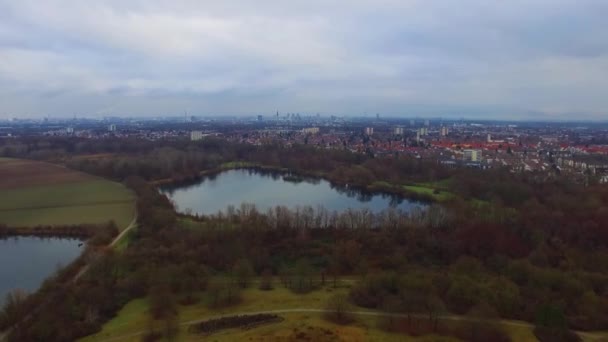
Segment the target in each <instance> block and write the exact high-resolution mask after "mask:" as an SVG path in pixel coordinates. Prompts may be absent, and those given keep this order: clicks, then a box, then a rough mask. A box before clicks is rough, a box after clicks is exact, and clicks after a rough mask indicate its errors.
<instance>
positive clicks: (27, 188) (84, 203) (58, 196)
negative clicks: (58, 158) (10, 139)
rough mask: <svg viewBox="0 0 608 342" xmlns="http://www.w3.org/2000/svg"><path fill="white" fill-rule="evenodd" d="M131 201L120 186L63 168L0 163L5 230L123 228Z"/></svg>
mask: <svg viewBox="0 0 608 342" xmlns="http://www.w3.org/2000/svg"><path fill="white" fill-rule="evenodd" d="M134 210H135V209H134V196H133V194H132V193H131V191H130V190H128V189H127V188H125V187H124V186H123V185H122V184H119V183H116V182H111V181H108V180H105V179H101V178H98V177H94V176H91V175H87V174H84V173H82V172H77V171H74V170H70V169H67V168H64V167H62V166H59V165H54V164H49V163H43V162H37V161H30V160H19V159H8V158H2V159H0V223H2V224H6V225H9V226H36V225H69V224H81V223H104V222H108V221H110V220H114V221H115V222H116V224H117V225H118V227H119V228H121V229H122V228H125V227H126V226H127V225H128V224H129V223H130V222H131V220H132V219H133V216H134Z"/></svg>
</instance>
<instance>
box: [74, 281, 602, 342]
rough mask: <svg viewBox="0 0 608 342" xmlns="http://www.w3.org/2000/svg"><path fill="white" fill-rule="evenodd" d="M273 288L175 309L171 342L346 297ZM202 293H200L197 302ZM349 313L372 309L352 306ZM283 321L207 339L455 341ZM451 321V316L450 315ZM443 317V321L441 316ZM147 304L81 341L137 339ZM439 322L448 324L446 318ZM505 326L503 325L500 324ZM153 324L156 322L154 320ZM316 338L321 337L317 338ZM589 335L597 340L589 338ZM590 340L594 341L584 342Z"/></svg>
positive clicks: (372, 327)
mask: <svg viewBox="0 0 608 342" xmlns="http://www.w3.org/2000/svg"><path fill="white" fill-rule="evenodd" d="M275 286H276V287H275V289H274V290H272V291H261V290H258V289H257V287H256V284H255V283H254V284H253V285H252V287H251V288H248V289H246V290H244V291H243V292H242V302H241V303H239V304H238V305H235V306H231V307H226V308H222V309H209V308H208V307H207V306H206V305H205V304H204V299H203V300H201V301H200V302H199V303H197V304H194V305H191V306H181V305H180V306H179V321H180V323H181V326H180V334H179V336H178V338H177V341H200V340H201V336H200V335H196V334H191V333H188V331H187V330H188V323H189V322H192V321H199V320H203V319H210V318H215V317H218V316H223V315H235V314H247V313H254V312H259V311H270V310H281V309H324V308H325V306H326V303H327V300H328V299H329V298H330V297H331V296H332V295H334V294H338V293H347V292H348V288H349V284H348V283H346V282H341V283H340V284H339V286H338V288H333V287H332V286H330V285H327V286H325V287H323V288H321V289H319V290H316V291H313V292H310V293H307V294H296V293H293V292H291V291H290V290H288V289H286V288H284V287H282V286H281V285H280V284H278V281H275ZM202 297H203V295H201V298H202ZM353 310H361V311H372V310H368V309H362V308H357V307H353ZM278 315H279V316H281V317H283V318H285V320H284V321H283V322H280V323H272V324H267V325H261V326H259V327H256V328H253V329H250V330H242V329H230V330H226V331H222V332H218V333H215V334H213V335H211V336H210V337H209V338H208V339H209V340H210V341H218V342H224V341H244V340H252V341H265V340H281V341H284V340H295V338H293V339H292V338H291V337H292V336H293V334H294V331H295V330H297V331H298V332H304V333H305V334H307V336H309V337H310V338H312V340H316V336H317V335H315V334H318V333H320V332H321V330H323V329H325V330H330V331H332V332H333V333H335V334H336V335H339V336H341V339H340V340H347V341H421V342H422V341H429V342H430V341H446V342H447V341H458V340H457V339H454V338H449V337H443V336H436V335H427V336H421V337H411V336H406V335H403V334H394V333H388V332H385V331H382V330H380V329H378V328H377V322H378V320H379V318H378V317H376V316H367V315H355V316H354V317H355V322H354V323H353V324H351V325H348V326H340V325H336V324H333V323H330V322H327V321H326V320H324V319H323V314H322V313H318V312H290V313H279V314H278ZM454 317H456V316H454ZM446 319H447V318H446ZM149 322H150V320H149V315H148V302H147V300H146V299H145V298H142V299H136V300H132V301H131V302H129V303H128V304H127V305H125V306H124V307H123V308H122V309H121V310H120V311H119V312H118V314H117V316H116V317H114V318H113V319H111V320H110V321H109V322H107V323H106V324H105V325H104V326H103V328H102V330H101V331H100V332H99V333H97V334H94V335H91V336H88V337H86V338H83V339H81V340H80V341H82V342H94V341H105V340H110V339H111V340H112V341H140V340H141V334H140V333H141V332H143V331H146V330H147V327H148V326H149V324H150V323H149ZM445 322H451V321H450V320H447V321H445ZM505 322H506V323H508V322H509V321H505ZM514 322H515V323H516V324H506V325H505V329H506V331H507V332H508V333H509V335H510V336H511V338H512V340H513V341H523V342H536V341H537V339H536V337H535V336H534V333H533V332H532V326H521V325H518V323H520V322H517V321H514ZM157 324H160V323H158V322H157ZM318 336H321V335H318ZM591 336H598V335H596V334H592V335H591ZM584 340H585V341H587V340H589V341H595V339H586V338H585V339H584Z"/></svg>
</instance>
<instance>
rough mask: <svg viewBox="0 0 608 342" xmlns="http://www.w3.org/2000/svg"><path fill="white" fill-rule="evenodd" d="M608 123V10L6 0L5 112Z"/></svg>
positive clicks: (509, 4) (591, 4) (2, 8)
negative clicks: (316, 115) (283, 114)
mask: <svg viewBox="0 0 608 342" xmlns="http://www.w3.org/2000/svg"><path fill="white" fill-rule="evenodd" d="M277 110H279V111H281V112H301V113H317V112H319V113H322V114H340V115H342V114H343V115H365V114H367V115H370V116H372V115H375V113H380V114H381V115H386V116H390V115H393V116H397V115H401V116H421V117H422V116H443V117H450V116H454V117H471V118H473V117H474V118H489V119H492V118H514V119H524V118H533V119H568V118H572V119H581V118H584V119H608V1H606V0H527V1H523V0H508V1H506V0H505V1H499V0H496V1H488V0H420V1H415V0H411V1H409V0H396V1H392V0H386V1H384V0H370V1H366V0H349V1H331V0H306V1H295V0H287V1H286V0H277V1H253V0H252V1H229V0H226V1H203V0H193V1H179V0H168V1H162V0H144V1H132V0H130V1H123V0H120V1H55V0H44V1H41V0H0V118H1V117H9V116H10V117H32V116H42V115H49V114H50V115H52V116H65V117H71V116H73V115H77V116H88V117H92V116H104V115H178V114H180V113H184V111H188V113H189V114H192V115H223V114H229V115H241V114H271V113H274V112H276V111H277Z"/></svg>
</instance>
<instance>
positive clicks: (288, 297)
mask: <svg viewBox="0 0 608 342" xmlns="http://www.w3.org/2000/svg"><path fill="white" fill-rule="evenodd" d="M275 285H276V287H275V289H274V290H272V291H260V290H258V289H257V288H254V286H255V284H254V285H252V287H251V288H249V289H245V290H244V291H243V292H242V299H243V300H242V301H241V303H239V305H236V306H231V307H226V308H221V309H210V308H208V307H207V306H206V305H205V303H204V300H201V301H200V302H199V303H197V304H195V305H189V306H179V320H180V322H188V321H192V320H198V319H203V318H205V317H209V318H211V317H216V316H221V315H229V314H234V313H241V312H242V313H245V312H256V311H265V310H276V309H289V308H307V309H322V308H324V306H325V303H326V302H327V300H328V298H329V297H330V296H331V295H332V294H334V293H338V292H345V291H346V290H345V289H343V288H339V289H332V288H330V287H326V288H324V289H321V290H317V291H313V292H310V293H307V294H294V293H293V292H291V291H290V290H288V289H286V288H284V287H282V286H279V284H275ZM148 320H149V318H148V302H147V300H146V299H135V300H132V301H131V302H129V303H128V304H127V305H125V306H124V307H123V308H122V309H121V310H120V311H119V313H118V315H117V316H116V317H115V318H113V319H112V320H110V321H109V322H107V323H106V324H105V325H104V326H103V328H102V330H101V331H100V332H99V333H97V334H95V335H92V336H89V337H87V338H84V339H82V340H81V341H103V340H104V339H108V338H114V337H117V336H123V335H129V334H133V333H136V332H139V331H142V330H145V329H146V327H147V323H148ZM135 340H137V341H138V340H139V339H138V338H136V339H135ZM127 341H128V339H127Z"/></svg>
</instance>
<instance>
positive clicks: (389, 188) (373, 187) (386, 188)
mask: <svg viewBox="0 0 608 342" xmlns="http://www.w3.org/2000/svg"><path fill="white" fill-rule="evenodd" d="M231 170H254V171H259V172H262V173H264V172H269V173H279V174H281V175H282V176H288V177H289V176H295V177H297V178H303V180H304V181H305V180H306V178H309V179H313V180H316V181H320V180H325V181H327V182H329V183H330V184H331V186H332V187H335V188H337V189H353V190H357V191H361V192H366V193H368V194H373V195H376V194H377V195H392V196H398V197H400V198H401V199H403V200H411V201H416V202H421V203H423V204H433V203H436V202H438V201H437V200H436V199H435V198H433V196H430V195H426V194H421V193H418V192H414V191H409V190H407V189H406V188H405V187H404V186H402V185H395V184H389V183H386V184H356V183H355V184H349V183H346V182H342V181H339V180H336V179H332V178H331V177H329V175H327V174H325V173H319V172H309V171H302V170H291V169H287V168H281V167H275V166H270V165H261V164H255V163H249V162H231V163H226V164H224V165H222V166H220V167H218V168H214V169H209V170H203V171H200V172H199V174H198V175H197V176H189V177H183V178H175V177H172V178H165V179H161V180H155V181H151V182H149V183H150V184H152V185H154V186H156V187H157V188H159V189H162V188H163V187H179V186H187V185H191V184H196V183H199V182H201V181H203V180H205V178H208V177H213V176H217V175H219V174H221V173H223V172H226V171H231ZM287 181H289V180H287Z"/></svg>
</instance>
